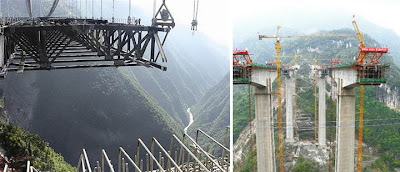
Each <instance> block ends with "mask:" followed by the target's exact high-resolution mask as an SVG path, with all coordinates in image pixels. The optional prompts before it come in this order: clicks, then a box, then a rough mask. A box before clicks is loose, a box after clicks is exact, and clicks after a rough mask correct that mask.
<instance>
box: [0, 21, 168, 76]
mask: <svg viewBox="0 0 400 172" xmlns="http://www.w3.org/2000/svg"><path fill="white" fill-rule="evenodd" d="M46 21H47V22H45V23H41V25H9V26H6V27H3V28H2V31H1V33H0V34H3V35H5V37H6V42H7V43H6V44H5V45H6V50H5V51H6V52H7V53H5V54H6V55H5V57H4V61H5V62H6V63H5V64H4V65H3V66H2V70H3V72H5V71H23V70H51V69H65V68H88V67H118V66H146V67H155V68H159V69H161V70H164V71H165V70H166V67H164V66H161V65H159V64H157V61H158V57H159V56H160V55H161V57H162V62H166V61H167V59H166V57H165V53H164V50H163V44H164V42H165V39H166V37H167V35H168V33H169V31H170V30H171V27H165V26H141V25H127V24H117V23H107V22H106V21H103V20H99V21H97V20H90V21H83V20H72V19H71V20H68V19H59V20H57V19H47V20H46ZM160 32H165V33H166V34H165V36H164V39H163V40H162V41H161V40H160V38H159V36H158V35H159V33H160ZM149 46H150V47H149ZM148 47H149V49H150V50H149V52H148V53H149V56H148V58H145V57H144V56H145V55H146V56H147V53H145V52H146V50H147V49H148ZM156 51H158V52H156ZM110 62H111V63H110ZM112 62H114V63H112ZM74 63H78V64H74Z"/></svg>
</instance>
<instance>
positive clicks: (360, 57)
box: [352, 20, 365, 172]
mask: <svg viewBox="0 0 400 172" xmlns="http://www.w3.org/2000/svg"><path fill="white" fill-rule="evenodd" d="M352 23H353V26H354V30H355V31H356V33H357V36H358V40H359V41H360V48H364V47H365V44H364V39H363V36H362V33H361V32H360V30H359V29H358V26H357V22H356V21H355V20H353V22H352ZM364 56H365V53H364V52H362V51H360V52H359V54H358V58H357V62H358V63H361V64H362V63H364ZM359 110H360V112H359V124H358V125H359V127H358V159H357V171H358V172H361V161H362V138H363V116H364V111H363V110H364V85H360V109H359Z"/></svg>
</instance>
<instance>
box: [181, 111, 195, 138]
mask: <svg viewBox="0 0 400 172" xmlns="http://www.w3.org/2000/svg"><path fill="white" fill-rule="evenodd" d="M187 113H188V114H189V124H188V125H187V126H186V127H185V129H183V132H184V133H185V134H187V129H188V128H189V127H190V125H192V124H193V122H194V120H193V114H192V112H190V108H188V109H187Z"/></svg>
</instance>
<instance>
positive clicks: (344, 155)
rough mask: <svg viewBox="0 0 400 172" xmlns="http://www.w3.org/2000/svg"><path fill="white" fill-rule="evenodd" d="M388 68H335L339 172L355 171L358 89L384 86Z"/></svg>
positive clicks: (352, 66)
mask: <svg viewBox="0 0 400 172" xmlns="http://www.w3.org/2000/svg"><path fill="white" fill-rule="evenodd" d="M387 68H389V66H388V65H385V64H383V65H380V64H378V65H368V64H364V65H357V64H349V65H340V66H338V67H332V68H331V72H332V73H331V76H333V77H334V78H335V81H336V84H337V90H338V97H337V105H338V106H337V109H336V111H337V116H336V121H337V123H336V141H337V149H336V168H335V169H336V171H337V172H353V171H354V170H355V168H354V166H355V164H354V162H355V156H354V142H355V137H354V136H355V114H356V112H355V110H356V105H355V103H356V96H355V87H357V86H359V85H380V84H382V83H385V82H386V80H385V79H386V78H385V76H384V71H385V70H386V69H387Z"/></svg>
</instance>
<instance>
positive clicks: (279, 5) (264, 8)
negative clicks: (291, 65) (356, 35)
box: [232, 0, 400, 35]
mask: <svg viewBox="0 0 400 172" xmlns="http://www.w3.org/2000/svg"><path fill="white" fill-rule="evenodd" d="M232 4H233V5H232V6H233V18H234V19H235V21H236V23H235V24H238V23H237V22H246V21H247V20H251V21H259V23H260V24H261V23H262V25H265V26H268V25H271V26H276V25H283V24H286V25H285V26H286V27H296V25H292V26H287V25H290V23H291V22H295V23H297V24H301V23H305V24H308V25H310V27H312V25H313V22H314V23H315V24H318V22H324V23H325V24H326V25H329V22H330V21H332V20H336V19H338V20H342V21H344V22H346V27H347V26H348V27H352V25H351V22H349V21H351V20H352V14H355V15H356V19H357V18H363V19H366V20H368V21H370V22H372V23H374V24H377V25H379V26H382V27H385V28H388V29H391V30H393V31H395V32H396V33H397V34H398V35H400V22H397V21H398V17H399V16H400V1H398V0H302V1H300V0H275V1H273V0H268V1H266V0H246V1H243V0H232ZM344 14H346V15H348V17H346V18H343V19H339V18H340V17H343V15H344ZM282 23H283V24H282ZM336 23H337V22H336ZM239 24H240V23H239ZM285 26H283V27H285Z"/></svg>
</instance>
